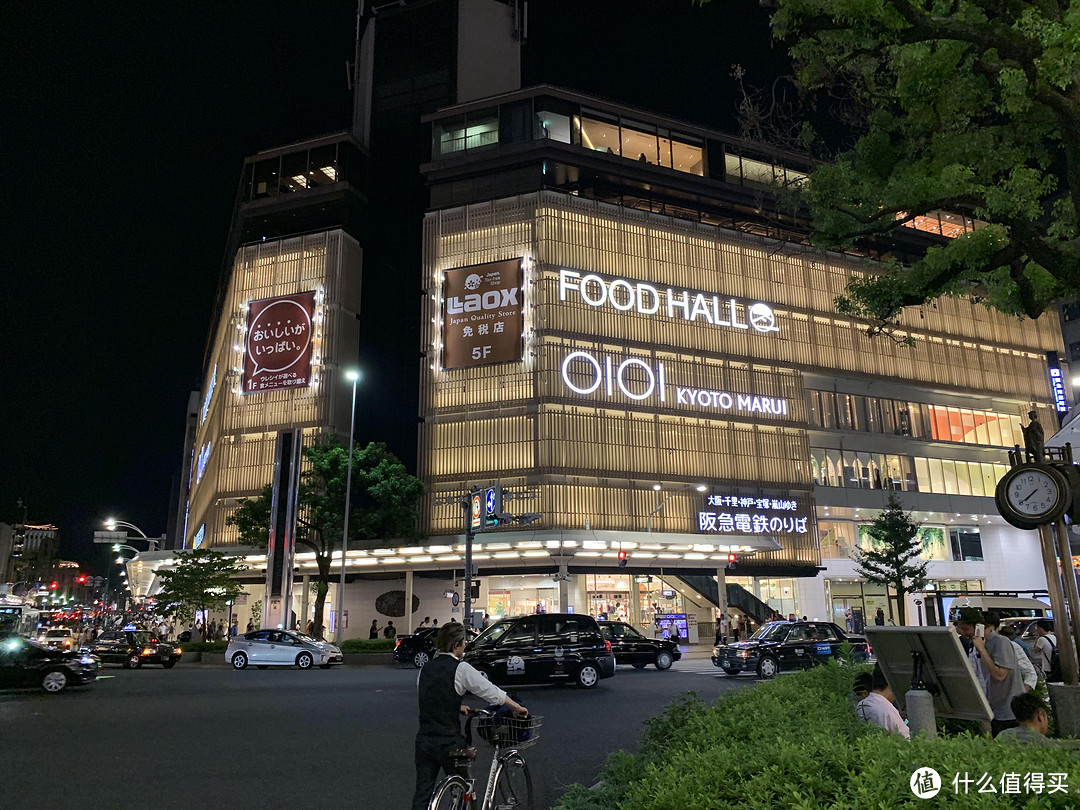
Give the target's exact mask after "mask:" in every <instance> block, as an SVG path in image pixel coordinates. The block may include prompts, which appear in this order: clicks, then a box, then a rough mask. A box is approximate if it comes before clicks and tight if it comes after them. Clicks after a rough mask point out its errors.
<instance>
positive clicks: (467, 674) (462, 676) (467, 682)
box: [454, 661, 506, 706]
mask: <svg viewBox="0 0 1080 810" xmlns="http://www.w3.org/2000/svg"><path fill="white" fill-rule="evenodd" d="M454 690H455V691H456V692H457V693H458V694H459V695H462V696H464V695H465V693H466V692H469V693H471V694H473V695H476V696H477V697H478V698H480V699H481V700H486V701H487V702H488V703H491V704H493V705H495V706H502V705H503V703H504V702H505V701H506V692H504V691H503V690H502V689H500V688H499V687H497V686H496V685H495V684H493V683H492V682H491V681H489V680H488V679H487V678H485V677H484V676H483V675H481V674H480V672H479V671H478V670H477V669H476V667H474V666H473V665H472V664H469V663H466V662H465V661H462V662H461V663H460V664H458V666H457V672H455V673H454Z"/></svg>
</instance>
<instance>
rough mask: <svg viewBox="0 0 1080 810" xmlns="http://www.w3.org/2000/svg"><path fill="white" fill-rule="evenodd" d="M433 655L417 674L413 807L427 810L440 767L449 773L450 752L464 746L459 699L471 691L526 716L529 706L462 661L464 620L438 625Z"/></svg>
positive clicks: (462, 707) (463, 709)
mask: <svg viewBox="0 0 1080 810" xmlns="http://www.w3.org/2000/svg"><path fill="white" fill-rule="evenodd" d="M435 649H436V650H437V652H436V653H435V657H434V658H432V659H431V660H430V661H428V662H427V664H425V665H424V668H423V669H421V670H420V675H419V677H417V679H416V691H417V696H418V698H419V703H420V730H419V731H418V732H417V734H416V793H415V794H414V795H413V803H412V806H413V810H426V808H427V806H428V802H430V801H431V794H432V793H433V792H434V790H435V784H436V782H437V781H438V779H439V771H440V770H442V771H444V772H446V773H450V772H451V771H452V770H453V763H452V762H451V760H450V751H452V750H453V749H455V748H464V747H465V740H464V739H462V736H461V719H460V715H462V714H465V715H467V714H468V713H469V707H468V706H466V705H465V704H463V703H462V702H461V698H462V697H464V695H465V693H466V692H468V693H471V694H474V695H476V696H477V697H479V698H481V699H482V700H486V701H487V702H488V703H491V704H495V705H498V706H507V707H509V708H510V710H511V711H513V713H514V715H515V716H517V717H528V716H529V710H528V709H526V708H525V707H524V706H522V705H520V704H518V703H517V702H515V701H514V700H512V699H511V698H510V696H509V695H507V694H506V692H504V691H503V690H502V689H500V688H499V687H497V686H496V685H495V684H493V683H492V682H491V681H489V680H488V679H487V678H485V677H484V676H483V675H481V674H480V672H479V671H478V670H477V669H476V668H475V667H474V666H473V665H472V664H467V663H465V662H464V661H462V660H461V658H462V656H464V655H465V625H463V624H458V623H456V622H451V623H449V624H445V625H443V626H442V628H440V630H439V632H438V636H437V638H436V639H435Z"/></svg>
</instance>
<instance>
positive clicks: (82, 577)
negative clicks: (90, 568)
mask: <svg viewBox="0 0 1080 810" xmlns="http://www.w3.org/2000/svg"><path fill="white" fill-rule="evenodd" d="M75 581H76V582H78V583H80V584H81V583H84V582H86V577H85V576H83V575H80V576H78V577H76V578H75Z"/></svg>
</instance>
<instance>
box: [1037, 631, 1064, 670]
mask: <svg viewBox="0 0 1080 810" xmlns="http://www.w3.org/2000/svg"><path fill="white" fill-rule="evenodd" d="M1055 652H1057V636H1055V635H1054V634H1053V633H1052V632H1051V631H1050V622H1048V621H1047V620H1046V619H1039V621H1037V622H1035V663H1036V664H1038V665H1039V668H1040V669H1041V670H1042V673H1043V677H1044V678H1045V679H1046V680H1047V681H1049V680H1050V675H1051V673H1052V671H1053V669H1054V667H1053V660H1054V653H1055ZM1054 674H1057V673H1054ZM1056 680H1060V678H1058V679H1056Z"/></svg>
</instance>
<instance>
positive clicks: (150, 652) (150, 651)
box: [142, 647, 154, 655]
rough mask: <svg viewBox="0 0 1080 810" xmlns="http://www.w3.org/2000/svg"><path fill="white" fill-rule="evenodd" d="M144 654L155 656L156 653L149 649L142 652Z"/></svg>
mask: <svg viewBox="0 0 1080 810" xmlns="http://www.w3.org/2000/svg"><path fill="white" fill-rule="evenodd" d="M142 654H143V655H153V654H154V651H153V650H152V649H151V648H150V647H147V648H145V649H144V650H143V651H142Z"/></svg>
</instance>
